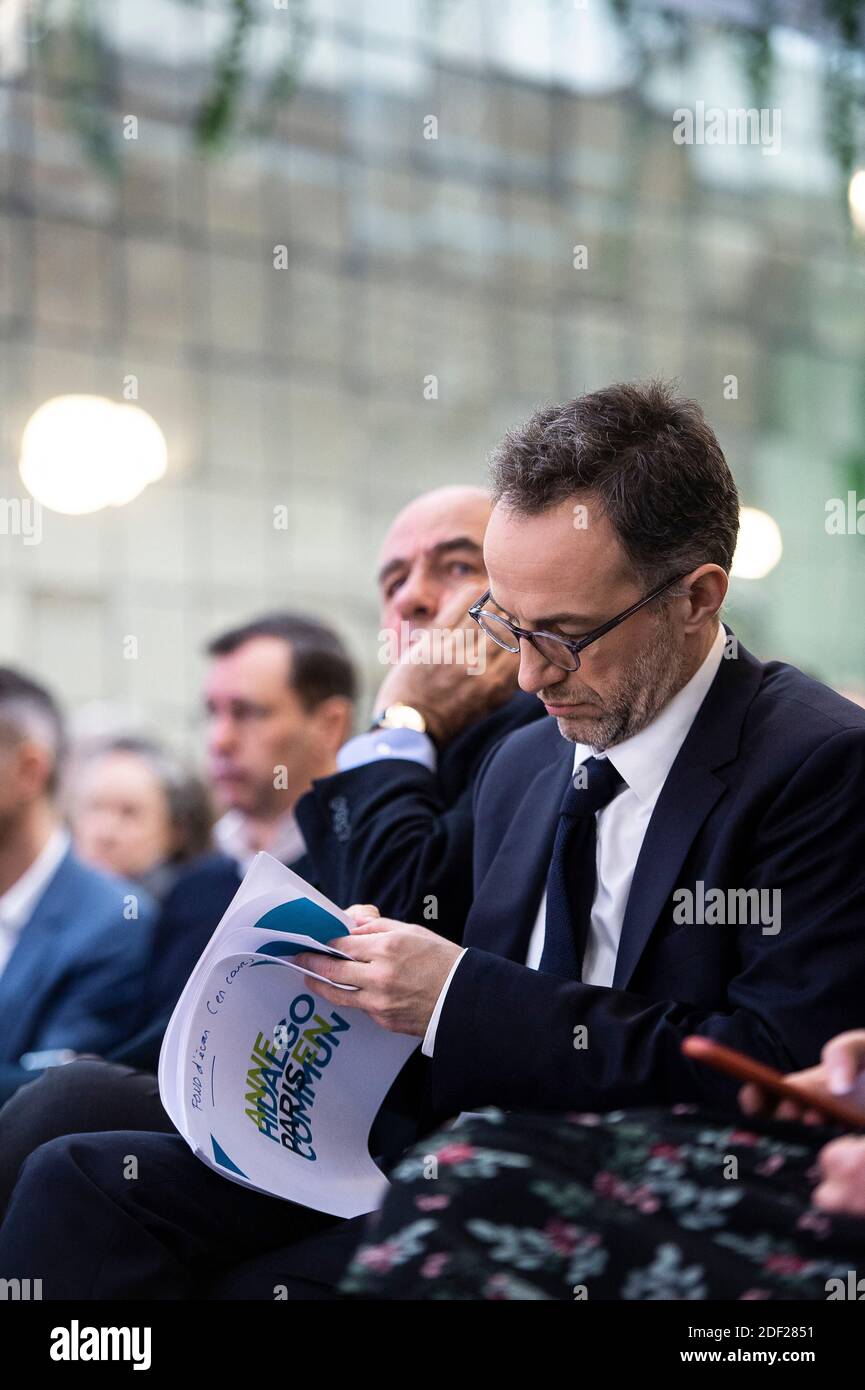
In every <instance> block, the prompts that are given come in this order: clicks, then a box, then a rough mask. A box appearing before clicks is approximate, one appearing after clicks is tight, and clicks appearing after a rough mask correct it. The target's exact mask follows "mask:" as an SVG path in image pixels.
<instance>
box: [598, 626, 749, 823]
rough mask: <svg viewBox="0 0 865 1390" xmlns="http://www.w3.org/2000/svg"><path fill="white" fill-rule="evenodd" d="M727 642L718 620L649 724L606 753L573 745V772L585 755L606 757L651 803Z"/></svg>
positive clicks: (700, 702)
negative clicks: (697, 661)
mask: <svg viewBox="0 0 865 1390" xmlns="http://www.w3.org/2000/svg"><path fill="white" fill-rule="evenodd" d="M726 641H727V633H726V630H725V628H724V626H723V624H722V623H719V624H718V631H717V633H716V634H715V640H714V642H713V643H712V645H711V647H710V648H709V651H708V653H707V655H706V657H705V658H704V660H703V662H702V663H701V665H700V666H699V667H698V668H697V670H696V671H695V672H694V674H693V676H692V677H691V679H690V680H689V681H688V682H687V684H686V685H683V686H682V689H681V690H679V691H677V692H676V694H675V695H674V696H673V698H672V700H669V701H668V702H667V704H666V705H665V706H664V708H663V709H662V710H661V711H660V713H659V714H656V715H655V718H654V719H653V720H652V722H651V724H647V725H646V727H645V729H641V730H640V732H639V733H638V734H633V735H632V737H631V738H626V739H623V740H622V742H621V743H617V744H616V745H615V746H614V747H613V748H608V749H607V750H606V752H605V753H595V751H594V749H592V748H590V747H589V745H588V744H585V743H577V744H575V746H574V772H576V770H577V768H578V767H580V766H581V764H582V763H584V762H586V761H587V759H588V758H591V757H608V758H609V759H610V762H611V763H612V764H613V767H614V768H615V769H616V771H617V772H619V773H621V775H622V777H623V778H624V779H625V782H626V783H627V785H628V786H629V787H630V788H631V790H632V791H633V792H634V794H635V795H636V796H638V797H639V799H640V800H641V801H644V802H646V803H647V805H654V803H655V802H656V801H657V799H658V796H659V795H660V792H661V788H662V787H663V785H664V783H665V782H666V780H667V776H668V774H669V771H670V768H671V767H672V766H673V763H674V762H675V761H676V755H677V754H678V752H679V749H680V748H681V746H682V744H683V743H684V742H685V739H686V737H687V735H688V730H689V729H690V727H691V725H692V724H693V722H694V720H695V718H696V717H697V711H698V710H699V708H700V706H701V705H702V703H703V701H704V700H705V698H706V696H707V694H708V693H709V687H710V685H711V684H712V682H713V680H714V679H715V676H716V675H717V674H718V668H719V667H720V665H721V661H722V659H723V656H724V647H725V645H726Z"/></svg>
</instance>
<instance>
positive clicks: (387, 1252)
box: [357, 1241, 399, 1274]
mask: <svg viewBox="0 0 865 1390" xmlns="http://www.w3.org/2000/svg"><path fill="white" fill-rule="evenodd" d="M398 1254H399V1250H398V1248H397V1246H395V1245H394V1243H393V1241H385V1242H384V1244H382V1245H367V1246H364V1247H362V1248H361V1249H360V1250H359V1251H358V1252H357V1261H358V1264H362V1265H363V1267H364V1269H371V1270H373V1272H374V1273H376V1274H387V1272H388V1270H390V1269H392V1268H393V1266H394V1264H395V1263H396V1259H397V1256H398Z"/></svg>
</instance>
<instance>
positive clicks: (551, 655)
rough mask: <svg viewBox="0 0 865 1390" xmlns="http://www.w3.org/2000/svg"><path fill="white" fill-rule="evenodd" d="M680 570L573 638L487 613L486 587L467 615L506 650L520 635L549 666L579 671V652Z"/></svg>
mask: <svg viewBox="0 0 865 1390" xmlns="http://www.w3.org/2000/svg"><path fill="white" fill-rule="evenodd" d="M684 578H685V575H684V574H677V575H676V577H675V578H674V579H666V580H665V581H664V583H663V584H659V585H658V587H657V588H656V589H653V590H652V592H651V593H650V594H646V597H645V598H641V599H640V600H639V601H638V602H637V603H632V604H631V606H630V608H626V609H625V611H624V613H618V614H617V615H616V617H615V618H610V619H609V620H608V622H606V623H601V626H600V627H596V628H595V629H594V630H593V631H592V632H587V633H586V635H585V637H580V638H579V639H578V640H577V641H569V640H568V638H567V637H557V636H556V634H555V633H554V632H530V631H529V629H528V628H525V627H517V625H516V623H512V622H509V621H508V619H507V618H502V617H500V616H499V614H498V613H491V612H489V610H488V609H485V608H484V604H485V603H486V601H487V599H488V598H489V597H490V591H489V589H487V591H486V593H485V594H481V596H480V598H479V599H478V601H477V603H473V604H472V606H471V608H470V609H469V617H470V618H474V620H475V622H476V623H477V624H478V627H479V628H480V629H481V631H483V632H485V633H486V634H487V637H490V638H492V640H493V641H494V642H495V643H496V644H497V645H498V646H500V647H504V649H505V651H506V652H518V651H519V649H520V639H521V638H522V637H524V638H525V639H526V641H527V642H531V644H532V646H533V647H534V649H535V651H536V652H540V654H541V656H542V657H543V658H544V660H545V661H548V662H550V664H551V665H552V666H558V667H559V669H560V670H562V671H579V669H580V652H582V651H584V650H585V649H586V647H588V646H589V645H590V643H592V642H597V640H598V638H599V637H603V636H604V634H605V633H607V632H612V630H613V628H614V627H618V626H619V623H623V622H624V621H625V619H626V618H630V616H631V614H632V613H636V612H637V611H638V610H639V609H640V608H644V607H645V605H646V604H647V603H651V602H652V599H653V598H657V597H658V595H659V594H662V593H663V592H664V590H665V589H669V588H671V587H672V586H673V585H674V584H678V583H679V581H680V580H681V579H684Z"/></svg>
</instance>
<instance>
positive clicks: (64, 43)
mask: <svg viewBox="0 0 865 1390" xmlns="http://www.w3.org/2000/svg"><path fill="white" fill-rule="evenodd" d="M182 3H184V4H185V5H187V6H189V8H195V9H199V10H200V8H201V5H200V0H182ZM223 8H224V10H225V11H226V17H227V20H228V32H227V34H226V37H225V39H224V41H223V42H222V44H221V45H220V47H219V48H218V50H217V52H216V54H215V57H214V59H213V68H212V73H211V75H210V77H209V80H208V81H207V83H206V87H205V91H204V94H203V96H202V98H201V100H200V101H199V103H198V106H197V108H196V110H195V112H194V115H193V119H192V138H193V142H194V145H195V147H196V148H197V149H198V150H199V151H200V152H202V153H204V154H216V153H218V152H219V151H221V150H223V149H225V147H226V146H227V145H228V144H229V143H230V141H231V139H232V137H233V136H235V135H244V134H247V135H267V134H269V133H270V131H271V130H272V129H273V126H274V124H275V122H276V120H277V118H278V116H279V113H280V111H281V110H282V109H283V108H284V107H285V106H286V105H287V103H288V102H290V100H291V98H292V97H293V96H294V94H295V91H296V90H297V84H298V81H299V75H300V72H301V69H302V64H303V59H304V56H305V54H306V50H307V48H308V46H309V43H310V41H311V38H312V36H313V33H314V24H313V22H312V19H311V17H310V13H309V8H310V4H309V0H278V2H277V0H274V6H273V8H274V10H275V11H276V12H279V11H282V12H284V16H285V25H284V27H285V30H286V33H285V38H284V40H283V42H282V44H281V45H280V49H279V52H278V56H277V57H276V60H275V62H274V63H273V64H272V66H271V68H270V71H269V72H268V74H267V76H266V77H265V78H264V79H263V80H262V78H261V77H260V76H259V75H253V65H252V62H251V60H250V49H251V45H252V43H253V41H254V38H255V34H256V28H257V18H256V9H257V6H256V4H255V0H223ZM101 14H102V5H101V3H100V0H72V3H71V4H70V3H68V0H67V3H66V4H65V5H62V4H58V0H33V4H32V8H31V10H30V12H29V31H30V40H31V43H32V48H31V52H32V55H33V63H34V67H35V68H36V69H37V70H38V71H39V73H40V75H45V76H48V77H49V78H50V79H52V80H53V81H54V82H55V83H56V84H57V87H58V88H59V90H60V91H62V93H63V94H64V96H65V97H66V107H67V110H68V119H69V122H70V124H71V126H72V128H73V129H74V130H75V131H76V132H77V134H78V135H79V137H80V139H81V141H82V144H83V146H84V148H85V149H86V151H87V153H88V155H89V157H90V158H91V160H92V161H93V163H94V164H95V165H97V166H98V167H99V168H100V169H101V170H102V171H103V173H105V174H106V175H109V176H116V175H117V174H118V173H119V171H120V162H121V159H120V145H119V133H118V128H117V120H116V113H115V111H114V110H113V109H112V102H111V96H112V88H113V84H114V82H115V63H116V57H115V54H114V53H113V51H112V49H111V47H110V45H109V43H108V42H107V40H106V37H105V30H104V27H103V24H102V21H101Z"/></svg>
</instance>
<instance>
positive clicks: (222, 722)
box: [207, 714, 234, 753]
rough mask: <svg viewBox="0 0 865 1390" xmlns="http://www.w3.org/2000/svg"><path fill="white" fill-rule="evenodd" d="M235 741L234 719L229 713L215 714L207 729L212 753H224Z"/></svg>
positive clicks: (208, 742)
mask: <svg viewBox="0 0 865 1390" xmlns="http://www.w3.org/2000/svg"><path fill="white" fill-rule="evenodd" d="M233 742H234V720H233V719H231V718H230V717H229V716H228V715H227V714H224V715H215V716H214V717H213V718H212V719H211V721H210V725H209V728H208V730H207V746H208V748H209V749H210V751H211V753H224V752H225V751H226V749H228V748H230V747H231V745H232V744H233Z"/></svg>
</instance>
